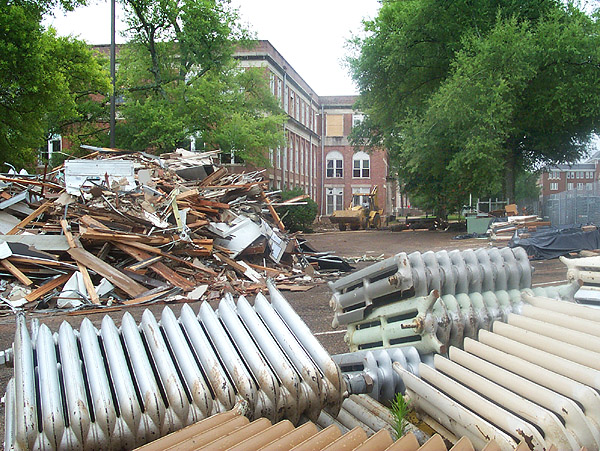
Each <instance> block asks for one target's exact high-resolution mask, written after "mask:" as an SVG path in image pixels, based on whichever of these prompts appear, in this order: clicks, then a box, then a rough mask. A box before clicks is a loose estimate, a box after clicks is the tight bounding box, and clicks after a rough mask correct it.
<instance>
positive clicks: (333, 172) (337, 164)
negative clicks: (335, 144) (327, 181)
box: [325, 150, 344, 178]
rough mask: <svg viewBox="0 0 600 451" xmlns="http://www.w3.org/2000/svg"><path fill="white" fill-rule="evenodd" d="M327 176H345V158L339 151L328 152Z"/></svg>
mask: <svg viewBox="0 0 600 451" xmlns="http://www.w3.org/2000/svg"><path fill="white" fill-rule="evenodd" d="M325 177H327V178H342V177H344V158H343V157H342V154H341V153H339V152H337V151H335V150H334V151H332V152H329V153H328V154H327V165H326V172H325Z"/></svg>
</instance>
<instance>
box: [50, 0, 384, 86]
mask: <svg viewBox="0 0 600 451" xmlns="http://www.w3.org/2000/svg"><path fill="white" fill-rule="evenodd" d="M232 4H233V6H235V7H237V8H239V9H240V13H241V16H242V23H243V24H244V25H245V26H247V27H248V28H249V29H250V30H252V31H254V33H255V34H256V37H257V38H258V39H267V40H269V41H270V42H271V43H272V44H273V45H274V46H275V48H276V49H277V50H278V51H279V52H280V53H281V54H282V55H283V57H284V58H285V59H286V60H287V61H288V62H289V63H290V64H291V65H292V66H293V67H294V69H296V71H297V72H298V73H299V74H300V75H301V76H302V78H304V80H305V81H306V82H307V83H308V84H309V85H310V86H311V87H312V88H313V89H314V90H315V91H316V93H317V94H318V95H342V94H356V93H357V91H356V87H355V86H354V83H353V82H352V80H351V78H350V76H349V75H348V73H347V70H346V68H345V67H343V63H342V60H343V58H344V56H345V55H346V49H345V44H346V40H347V39H348V38H350V37H351V36H352V34H353V33H354V34H357V33H360V32H361V31H362V25H361V21H362V19H363V18H369V19H370V18H373V17H375V16H376V15H377V11H378V8H379V2H378V0H304V1H290V0H232ZM117 6H118V5H117ZM122 19H123V12H122V10H121V9H120V8H117V32H119V31H123V30H124V25H123V23H122V22H121V21H122ZM47 23H49V24H52V25H53V26H54V27H55V28H56V29H57V30H58V33H59V34H60V35H69V34H72V35H75V36H78V37H80V38H82V39H84V40H85V41H87V42H88V43H90V44H110V2H109V1H106V0H105V1H102V0H100V1H98V0H91V1H90V6H86V7H83V8H78V9H77V10H76V11H74V12H72V13H68V14H67V15H64V14H63V13H61V12H59V13H57V14H56V17H55V18H54V19H50V20H48V21H47ZM117 42H124V39H123V38H120V37H118V36H117Z"/></svg>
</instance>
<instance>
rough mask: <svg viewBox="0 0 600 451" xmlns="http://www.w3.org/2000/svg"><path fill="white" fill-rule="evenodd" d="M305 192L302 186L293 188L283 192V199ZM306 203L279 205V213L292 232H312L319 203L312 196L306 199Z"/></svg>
mask: <svg viewBox="0 0 600 451" xmlns="http://www.w3.org/2000/svg"><path fill="white" fill-rule="evenodd" d="M302 194H304V192H303V191H302V189H301V188H293V189H291V190H285V191H282V192H281V199H282V200H283V201H286V200H289V199H292V198H294V197H297V196H301V195H302ZM302 202H306V205H285V206H280V207H277V213H278V214H279V216H280V217H281V220H282V221H283V225H285V227H286V229H287V230H288V231H290V232H298V231H302V232H312V224H313V222H314V220H315V218H316V217H317V213H318V207H317V203H316V202H315V201H314V200H312V199H311V198H310V197H308V198H306V199H304V200H303V201H302Z"/></svg>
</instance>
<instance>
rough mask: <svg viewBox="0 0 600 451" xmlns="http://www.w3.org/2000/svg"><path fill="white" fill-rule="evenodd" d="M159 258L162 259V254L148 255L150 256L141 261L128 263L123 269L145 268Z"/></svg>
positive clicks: (136, 269) (156, 261)
mask: <svg viewBox="0 0 600 451" xmlns="http://www.w3.org/2000/svg"><path fill="white" fill-rule="evenodd" d="M161 260H162V256H161V255H157V256H156V257H150V258H147V259H145V260H142V261H139V262H137V263H134V264H133V265H129V266H127V268H125V269H129V270H130V271H138V270H140V269H144V268H147V267H148V266H150V265H152V264H154V263H158V262H159V261H161Z"/></svg>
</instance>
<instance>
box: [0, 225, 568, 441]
mask: <svg viewBox="0 0 600 451" xmlns="http://www.w3.org/2000/svg"><path fill="white" fill-rule="evenodd" d="M455 235H456V232H441V231H424V230H423V231H420V230H417V231H403V232H391V231H389V230H367V231H347V232H339V231H328V232H321V233H314V234H307V235H305V236H304V238H306V239H307V241H308V242H309V243H310V245H311V246H312V247H314V248H315V249H316V250H318V251H332V252H334V253H335V254H336V255H338V256H341V257H361V256H366V257H379V256H383V257H391V256H392V255H394V254H396V253H398V252H406V253H410V252H414V251H420V252H426V251H429V250H433V251H438V250H442V249H446V250H448V251H450V250H453V249H476V248H480V247H489V244H488V241H487V240H485V239H483V240H482V239H467V240H455V239H453V237H454V236H455ZM371 264H373V263H372V262H359V263H357V264H355V265H354V266H355V267H356V269H361V268H364V267H366V266H369V265H371ZM532 266H533V267H534V270H535V272H534V277H533V284H534V285H537V284H553V283H560V282H562V283H564V279H565V275H566V269H565V267H564V265H563V264H562V263H560V262H559V261H558V260H549V261H539V262H532ZM324 279H325V281H327V280H335V277H332V276H328V277H325V278H324ZM283 295H284V296H285V297H286V299H288V301H289V302H290V303H291V305H292V306H293V307H294V308H295V310H296V312H298V314H299V315H300V317H302V319H303V320H304V321H305V322H306V323H307V324H308V326H309V327H310V329H311V330H312V331H313V333H314V334H315V335H316V336H317V337H318V339H319V340H320V341H321V343H322V344H323V346H324V347H325V348H326V349H327V350H328V351H329V352H330V353H331V354H338V353H343V352H347V351H348V348H347V346H346V345H345V343H344V339H343V337H344V332H345V330H343V329H333V328H332V327H331V321H332V319H333V312H332V310H331V308H330V307H329V298H330V290H329V288H328V286H327V284H326V283H321V284H318V285H316V286H315V287H314V288H312V289H311V290H309V291H307V292H289V291H285V292H283ZM191 306H192V308H193V309H194V310H195V311H197V310H198V308H199V304H198V303H196V305H195V304H191ZM164 307H165V306H164V305H160V304H155V305H152V306H149V307H135V306H131V307H128V308H127V309H126V311H128V312H130V313H131V314H132V315H133V316H134V318H135V319H136V320H137V321H139V319H140V318H141V315H142V313H143V311H144V310H146V308H149V309H150V310H152V311H153V312H154V313H155V316H157V317H159V316H160V311H161V310H162V309H163V308H164ZM213 307H215V308H216V307H217V305H216V303H215V305H213ZM170 308H172V309H173V311H174V312H175V314H176V315H178V314H179V310H180V308H181V304H179V305H171V306H170ZM124 312H125V309H123V310H121V311H119V312H115V313H111V316H112V317H113V318H114V319H115V322H116V323H117V325H119V324H120V319H121V317H122V315H123V314H124ZM87 317H88V318H89V319H90V320H92V322H93V323H94V324H95V325H96V326H97V327H99V325H100V322H101V320H102V318H103V317H104V314H91V315H88V316H87ZM28 318H29V319H31V318H37V319H39V321H40V323H43V324H46V325H48V327H50V329H51V330H52V331H57V330H58V327H59V325H60V323H61V322H62V321H64V320H66V321H68V322H69V323H71V324H72V325H73V326H74V327H76V328H79V325H80V323H81V321H82V320H83V318H84V316H69V317H67V316H66V315H65V314H64V312H44V311H40V312H38V313H34V314H30V315H29V316H28ZM14 332H15V321H14V316H12V315H7V316H4V317H0V350H2V349H7V348H10V347H11V345H12V342H13V339H14ZM12 372H13V371H12V368H5V367H0V392H1V393H2V394H3V393H5V391H6V385H7V383H8V381H9V379H10V378H11V377H12ZM0 432H1V434H2V437H4V404H2V407H1V411H0Z"/></svg>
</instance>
